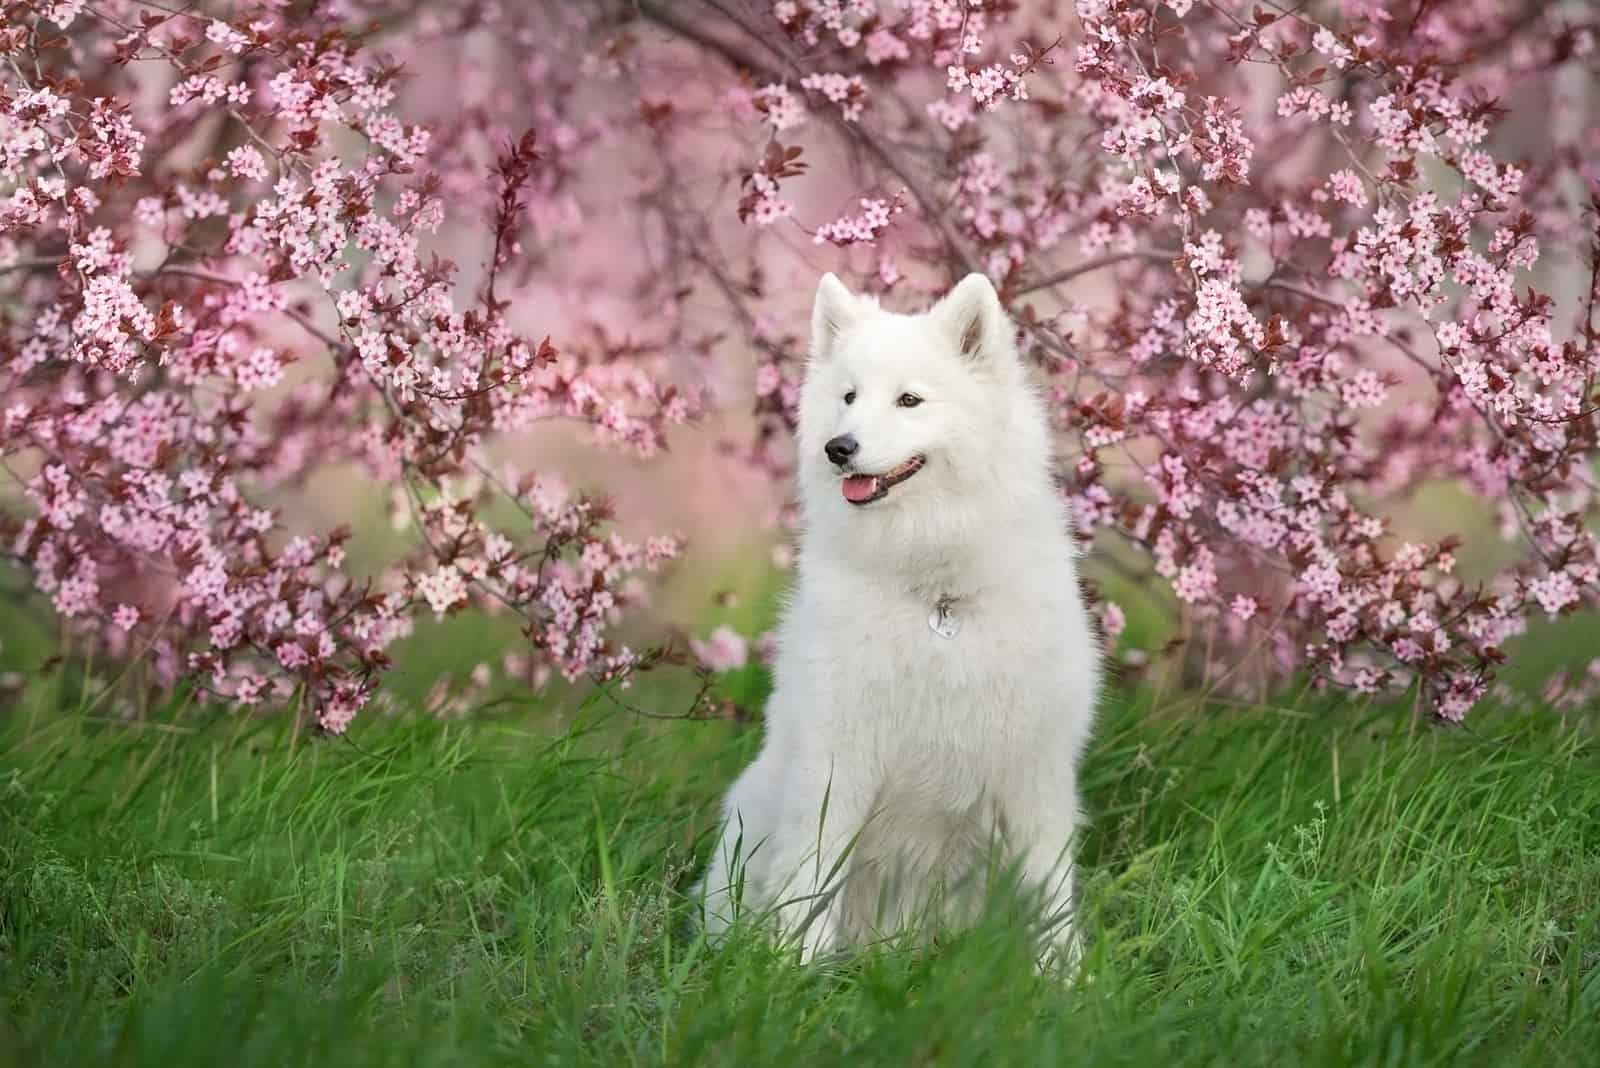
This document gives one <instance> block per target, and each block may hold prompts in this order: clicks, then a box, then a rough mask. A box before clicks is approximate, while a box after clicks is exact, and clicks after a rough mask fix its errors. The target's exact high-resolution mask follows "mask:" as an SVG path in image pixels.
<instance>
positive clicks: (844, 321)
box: [811, 271, 861, 361]
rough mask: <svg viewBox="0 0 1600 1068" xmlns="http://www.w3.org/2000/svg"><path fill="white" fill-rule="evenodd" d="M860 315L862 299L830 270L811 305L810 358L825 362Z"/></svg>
mask: <svg viewBox="0 0 1600 1068" xmlns="http://www.w3.org/2000/svg"><path fill="white" fill-rule="evenodd" d="M860 316H861V300H860V298H858V297H857V296H856V295H855V294H853V293H851V292H850V291H849V290H848V289H846V288H845V287H844V283H843V282H841V281H839V279H838V278H836V277H835V276H834V274H833V273H832V272H831V271H830V272H829V273H827V274H825V275H823V276H822V281H820V282H818V283H817V299H816V302H815V303H814V304H812V306H811V358H812V359H813V360H818V361H821V360H826V359H827V358H828V357H830V356H832V355H833V350H834V349H835V348H836V347H837V346H838V343H839V335H840V334H842V333H844V331H845V330H846V329H848V328H849V326H850V324H852V323H854V322H855V321H856V320H857V319H858V318H860Z"/></svg>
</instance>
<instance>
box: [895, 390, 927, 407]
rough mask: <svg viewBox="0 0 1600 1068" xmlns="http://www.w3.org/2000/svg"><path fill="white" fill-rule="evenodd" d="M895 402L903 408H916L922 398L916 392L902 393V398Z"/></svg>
mask: <svg viewBox="0 0 1600 1068" xmlns="http://www.w3.org/2000/svg"><path fill="white" fill-rule="evenodd" d="M895 403H896V404H898V405H900V407H902V408H915V407H916V406H917V405H919V404H921V403H922V398H921V397H919V396H917V395H916V394H915V393H902V394H900V399H899V400H897V401H895Z"/></svg>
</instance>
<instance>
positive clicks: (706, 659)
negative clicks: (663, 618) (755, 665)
mask: <svg viewBox="0 0 1600 1068" xmlns="http://www.w3.org/2000/svg"><path fill="white" fill-rule="evenodd" d="M689 648H690V649H691V650H692V651H693V652H694V655H695V659H696V660H698V661H699V662H700V665H701V666H702V667H704V668H705V669H706V670H708V671H735V670H737V669H739V668H742V667H744V665H745V662H746V661H747V660H748V659H749V657H750V643H749V642H748V641H747V640H746V639H745V638H744V637H743V636H742V635H740V634H739V633H738V632H737V631H735V630H734V629H733V628H732V627H728V626H726V625H724V626H720V627H718V628H717V629H716V630H713V631H712V632H711V637H710V638H708V639H706V640H705V641H701V640H700V639H699V638H690V639H689Z"/></svg>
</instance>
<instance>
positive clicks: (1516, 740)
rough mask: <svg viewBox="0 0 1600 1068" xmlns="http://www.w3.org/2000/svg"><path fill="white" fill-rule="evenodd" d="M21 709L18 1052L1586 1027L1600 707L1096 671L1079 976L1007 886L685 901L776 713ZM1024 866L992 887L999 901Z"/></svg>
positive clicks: (700, 1057)
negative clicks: (681, 717)
mask: <svg viewBox="0 0 1600 1068" xmlns="http://www.w3.org/2000/svg"><path fill="white" fill-rule="evenodd" d="M45 707H46V705H44V704H41V703H40V702H38V701H36V702H34V703H32V704H29V705H26V706H25V707H23V708H22V709H19V710H14V711H12V712H11V713H9V714H7V719H6V720H4V721H0V1063H4V1062H6V1061H7V1059H8V1058H9V1059H10V1062H11V1063H15V1064H27V1065H45V1064H48V1065H51V1066H61V1065H74V1064H85V1065H87V1064H95V1065H101V1064H133V1065H152V1066H159V1068H176V1066H178V1065H184V1064H197V1065H200V1064H203V1065H214V1064H227V1065H229V1066H230V1068H243V1066H246V1065H257V1064H259V1065H272V1066H281V1065H291V1064H329V1065H340V1066H341V1068H342V1066H346V1065H365V1064H408V1065H409V1064H427V1065H432V1064H450V1065H455V1064H460V1065H490V1064H499V1063H505V1064H575V1063H595V1064H605V1065H614V1064H631V1063H659V1062H666V1063H678V1064H691V1063H692V1064H730V1065H766V1064H806V1065H813V1064H818V1065H822V1064H846V1063H848V1064H874V1063H876V1064H896V1065H899V1064H952V1065H958V1064H974V1065H978V1064H982V1065H1015V1064H1058V1063H1073V1064H1130V1065H1140V1066H1141V1068H1147V1066H1153V1065H1166V1064H1174V1063H1193V1064H1236V1063H1246V1064H1256V1063H1259V1064H1267V1063H1270V1064H1297V1065H1298V1064H1309V1065H1314V1064H1394V1065H1399V1064H1419V1065H1421V1064H1446V1063H1461V1064H1483V1065H1505V1064H1517V1063H1526V1064H1539V1065H1559V1064H1573V1065H1577V1064H1592V1063H1594V1061H1593V1057H1594V1050H1595V1049H1596V1048H1597V1046H1600V745H1597V743H1596V741H1595V739H1594V738H1593V736H1592V735H1589V734H1586V733H1584V732H1581V731H1576V730H1573V729H1571V728H1567V729H1563V728H1562V727H1561V725H1560V724H1559V723H1558V722H1557V720H1556V719H1555V718H1554V717H1540V718H1528V719H1510V718H1496V717H1495V716H1493V715H1491V714H1485V715H1482V716H1480V717H1479V719H1478V720H1477V721H1475V724H1474V726H1473V727H1472V728H1471V729H1470V730H1440V729H1434V728H1428V727H1420V726H1419V727H1413V725H1412V724H1411V723H1410V722H1409V721H1408V720H1406V719H1405V718H1404V717H1402V716H1398V715H1392V714H1377V713H1372V714H1363V713H1361V712H1359V711H1358V710H1356V709H1352V708H1349V707H1343V708H1341V707H1331V708H1327V709H1317V708H1313V707H1311V706H1309V705H1307V706H1306V707H1304V708H1303V709H1301V710H1287V711H1286V710H1278V711H1272V710H1253V711H1248V710H1247V711H1239V710H1232V711H1229V712H1227V713H1225V714H1209V713H1202V714H1197V715H1193V716H1187V717H1183V718H1174V717H1170V716H1157V715H1154V714H1152V713H1151V711H1150V710H1149V709H1147V708H1141V707H1139V706H1138V702H1137V701H1132V702H1130V701H1127V700H1123V701H1118V702H1114V703H1113V707H1111V708H1110V709H1109V710H1108V711H1107V713H1106V716H1105V719H1104V721H1103V724H1102V727H1101V730H1100V732H1099V734H1098V737H1097V740H1096V743H1095V745H1094V748H1093V752H1092V754H1091V757H1090V760H1089V764H1088V768H1087V771H1086V776H1085V788H1086V793H1087V800H1088V806H1089V809H1090V812H1091V813H1092V814H1093V816H1094V826H1093V827H1092V829H1091V830H1090V832H1089V834H1088V837H1087V840H1086V842H1085V846H1084V851H1083V855H1082V864H1081V876H1080V878H1081V883H1082V885H1081V898H1082V910H1081V911H1082V915H1083V918H1084V923H1085V924H1086V926H1087V930H1088V933H1089V940H1090V967H1091V969H1092V973H1093V976H1094V980H1093V982H1091V983H1088V984H1082V985H1072V984H1062V983H1060V982H1058V981H1055V980H1051V979H1048V978H1046V979H1040V978H1036V977H1035V976H1034V975H1033V973H1032V971H1031V969H1030V967H1029V947H1028V945H1027V943H1026V940H1025V936H1024V935H1023V933H1022V924H1020V923H1019V922H1017V920H1016V917H1015V916H1014V915H1012V914H1009V913H1008V912H1007V911H1006V910H1005V908H1003V907H997V908H996V909H995V910H994V911H993V912H992V914H991V915H989V916H988V917H987V918H985V920H984V921H983V922H982V924H981V925H980V926H979V927H978V928H977V929H975V930H972V931H968V932H966V933H963V934H954V935H951V936H948V937H945V938H943V939H942V940H941V941H940V943H939V945H938V946H937V947H936V948H935V949H933V950H931V951H922V952H918V951H915V950H913V949H911V948H907V947H901V948H893V949H884V950H878V951H874V952H870V953H866V954H863V955H860V956H859V957H857V958H854V959H852V960H850V961H848V962H846V963H843V964H837V965H830V966H826V967H812V968H804V967H800V966H798V965H796V964H795V963H793V961H792V960H791V959H790V958H789V957H788V956H787V955H786V954H785V953H783V952H781V951H779V950H777V949H774V948H772V947H770V946H768V945H767V944H765V943H764V942H762V941H761V940H759V939H757V938H753V937H743V938H741V939H739V940H738V941H736V943H735V944H733V945H731V946H728V947H726V948H724V949H721V950H717V951H712V950H708V949H707V948H706V947H705V946H704V945H703V944H702V943H700V942H699V941H698V940H697V939H696V938H695V936H694V933H693V930H692V928H691V926H690V925H689V924H688V923H687V915H686V912H687V910H686V908H685V907H684V904H683V902H682V900H681V897H680V893H681V889H682V888H683V887H684V886H686V885H687V884H688V882H689V880H690V879H691V878H692V876H693V874H694V870H695V862H696V858H697V857H703V856H704V854H705V853H706V851H707V848H708V845H709V843H708V842H707V840H706V838H705V835H706V833H707V831H708V829H709V827H710V822H711V820H712V819H713V818H714V805H715V801H716V799H717V797H718V795H719V793H720V791H721V789H722V788H723V787H724V786H725V784H726V783H727V781H728V780H729V778H730V777H731V776H732V775H733V774H734V773H735V772H736V770H737V769H738V767H739V766H741V764H742V763H743V762H744V761H746V760H748V759H749V757H750V756H751V755H753V752H754V749H755V745H756V743H757V741H758V737H759V728H757V727H744V728H740V727H737V726H735V725H733V724H728V723H687V722H685V723H671V724H658V723H649V724H645V723H638V722H635V721H633V720H630V719H629V718H627V716H626V715H625V714H616V713H609V712H608V713H604V714H601V713H599V712H597V711H596V712H594V713H593V717H592V718H589V719H581V720H580V721H579V722H578V723H577V724H576V725H573V724H571V723H568V724H567V725H564V726H562V725H557V724H555V723H553V722H552V717H551V716H550V715H549V714H548V713H541V712H539V711H538V710H528V711H525V712H523V713H520V714H519V715H518V716H517V717H515V718H510V717H508V716H507V715H506V714H504V713H502V714H500V715H498V716H496V717H490V718H480V719H476V720H473V721H470V722H450V723H441V722H435V721H429V720H413V721H398V720H389V721H386V720H383V719H380V718H372V719H369V720H367V721H363V722H361V723H360V724H358V729H357V731H356V736H355V740H354V744H352V743H350V742H344V741H335V740H322V739H314V738H311V737H308V736H301V737H298V738H296V737H295V735H294V733H293V732H292V731H291V730H290V729H289V728H288V726H287V725H286V724H285V723H283V722H281V721H279V722H260V721H254V722H252V721H245V720H240V719H233V718H226V717H218V718H208V717H209V715H210V714H209V713H203V712H196V711H191V712H189V713H188V714H187V715H185V716H184V717H181V718H176V719H174V718H171V717H169V718H168V719H167V720H166V721H162V722H154V723H148V724H145V725H126V724H111V723H106V722H101V721H97V720H88V719H85V718H83V717H81V716H74V715H69V714H64V713H60V712H53V711H46V710H44V709H45ZM1002 905H1003V903H1002Z"/></svg>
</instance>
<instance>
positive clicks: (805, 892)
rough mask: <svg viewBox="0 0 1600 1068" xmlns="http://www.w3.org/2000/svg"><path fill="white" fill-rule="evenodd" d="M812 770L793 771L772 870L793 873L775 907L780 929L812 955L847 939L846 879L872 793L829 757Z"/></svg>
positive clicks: (807, 956) (805, 958)
mask: <svg viewBox="0 0 1600 1068" xmlns="http://www.w3.org/2000/svg"><path fill="white" fill-rule="evenodd" d="M818 772H819V774H816V775H809V774H806V775H791V776H790V777H789V783H790V785H791V787H792V791H791V793H790V795H789V796H788V797H786V798H785V799H784V817H783V823H782V825H781V827H780V828H779V832H778V833H777V834H776V835H774V839H775V841H774V842H773V845H774V847H775V848H774V850H773V857H772V863H773V866H774V870H778V871H784V872H788V873H791V877H790V878H789V880H788V883H787V886H786V889H785V892H784V893H782V894H780V895H779V900H778V904H777V907H776V909H775V912H776V919H777V922H778V926H779V928H780V930H781V931H782V932H783V933H784V934H785V935H788V936H792V937H797V938H798V939H799V945H800V957H801V960H803V961H810V960H814V959H816V958H817V957H819V956H824V955H826V954H828V953H831V952H833V951H835V950H837V949H839V948H840V947H841V946H842V945H843V944H844V942H845V941H846V939H847V932H846V931H845V925H844V897H845V895H844V885H845V882H846V880H847V879H848V878H849V875H850V868H851V857H852V854H853V851H854V849H855V845H856V841H857V839H858V838H859V836H860V833H861V830H862V828H863V826H865V824H866V820H867V815H868V810H869V805H870V794H869V791H867V790H866V789H864V788H863V786H864V784H862V783H860V782H859V781H857V777H856V776H854V775H852V774H850V773H849V772H848V770H845V769H841V768H839V767H838V766H837V765H835V764H833V763H832V762H830V763H829V765H828V766H827V767H826V768H822V767H819V768H818Z"/></svg>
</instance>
